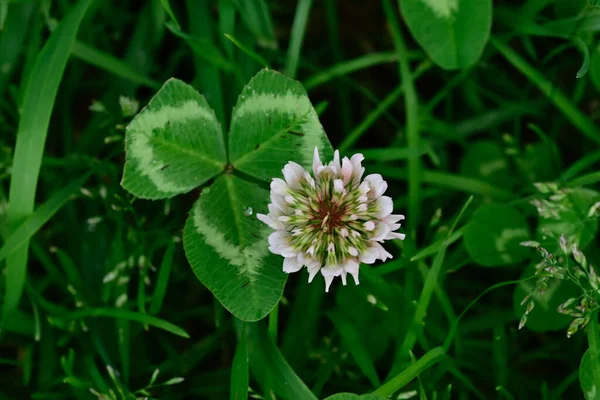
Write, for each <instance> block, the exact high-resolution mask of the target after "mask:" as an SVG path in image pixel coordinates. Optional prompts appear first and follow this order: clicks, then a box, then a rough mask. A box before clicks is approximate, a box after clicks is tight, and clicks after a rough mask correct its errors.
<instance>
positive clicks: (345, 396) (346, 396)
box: [325, 393, 386, 400]
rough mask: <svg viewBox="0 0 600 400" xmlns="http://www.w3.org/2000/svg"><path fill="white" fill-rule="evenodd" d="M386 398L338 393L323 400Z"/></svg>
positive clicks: (374, 395)
mask: <svg viewBox="0 0 600 400" xmlns="http://www.w3.org/2000/svg"><path fill="white" fill-rule="evenodd" d="M385 399H386V397H381V396H377V395H376V394H363V395H358V394H352V393H338V394H334V395H333V396H329V397H327V398H325V400H385Z"/></svg>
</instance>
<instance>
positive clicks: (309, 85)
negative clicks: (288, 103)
mask: <svg viewBox="0 0 600 400" xmlns="http://www.w3.org/2000/svg"><path fill="white" fill-rule="evenodd" d="M396 61H398V56H397V55H396V53H395V52H382V53H370V54H365V55H364V56H360V57H357V58H355V59H352V60H347V61H343V62H340V63H337V64H335V65H333V66H331V67H329V68H327V69H324V70H320V71H319V72H317V73H316V74H314V75H313V76H310V77H308V78H307V79H306V80H304V87H305V88H306V90H311V89H314V88H316V87H319V86H321V85H323V84H325V83H327V82H329V81H331V80H332V79H335V78H337V77H340V76H345V75H348V74H351V73H352V72H356V71H360V70H362V69H366V68H369V67H373V66H375V65H379V64H387V63H392V62H396Z"/></svg>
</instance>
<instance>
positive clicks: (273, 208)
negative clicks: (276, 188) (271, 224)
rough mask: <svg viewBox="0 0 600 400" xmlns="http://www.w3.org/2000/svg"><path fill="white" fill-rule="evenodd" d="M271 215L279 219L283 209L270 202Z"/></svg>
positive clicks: (272, 217)
mask: <svg viewBox="0 0 600 400" xmlns="http://www.w3.org/2000/svg"><path fill="white" fill-rule="evenodd" d="M268 207H269V217H271V219H277V217H279V215H280V214H281V210H280V209H279V207H277V206H276V205H275V204H272V203H271V204H269V206H268Z"/></svg>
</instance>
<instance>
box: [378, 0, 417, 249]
mask: <svg viewBox="0 0 600 400" xmlns="http://www.w3.org/2000/svg"><path fill="white" fill-rule="evenodd" d="M383 9H384V12H385V16H386V19H387V20H388V23H389V24H390V28H391V33H392V39H393V41H394V47H395V48H396V52H397V53H398V61H399V63H398V66H399V74H400V80H401V81H402V86H403V88H404V98H405V101H404V111H405V114H406V139H407V142H408V148H409V149H411V150H412V151H413V152H414V153H417V152H418V151H419V148H420V147H421V145H420V142H421V138H420V136H421V135H420V129H421V128H420V118H419V101H418V98H417V92H416V90H415V85H414V80H415V76H414V74H413V73H412V71H411V70H410V62H409V60H408V50H407V47H406V43H405V41H404V38H403V37H402V31H401V30H400V26H399V24H398V18H397V17H396V15H395V14H394V11H393V9H392V4H391V2H390V1H389V0H384V2H383ZM420 209H421V160H420V159H419V158H410V159H409V160H408V215H409V218H408V220H409V227H408V234H409V235H412V236H413V237H414V236H415V234H416V226H417V224H418V222H419V214H420Z"/></svg>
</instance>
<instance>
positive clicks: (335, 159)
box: [329, 150, 342, 174]
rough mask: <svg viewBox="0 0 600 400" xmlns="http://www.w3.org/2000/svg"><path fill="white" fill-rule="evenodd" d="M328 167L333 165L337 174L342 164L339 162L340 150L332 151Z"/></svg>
mask: <svg viewBox="0 0 600 400" xmlns="http://www.w3.org/2000/svg"><path fill="white" fill-rule="evenodd" d="M329 166H330V167H333V169H334V173H335V174H338V173H339V172H340V170H341V169H342V165H341V164H340V151H339V150H336V151H335V152H334V153H333V161H332V162H331V163H330V164H329Z"/></svg>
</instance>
